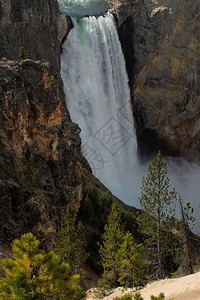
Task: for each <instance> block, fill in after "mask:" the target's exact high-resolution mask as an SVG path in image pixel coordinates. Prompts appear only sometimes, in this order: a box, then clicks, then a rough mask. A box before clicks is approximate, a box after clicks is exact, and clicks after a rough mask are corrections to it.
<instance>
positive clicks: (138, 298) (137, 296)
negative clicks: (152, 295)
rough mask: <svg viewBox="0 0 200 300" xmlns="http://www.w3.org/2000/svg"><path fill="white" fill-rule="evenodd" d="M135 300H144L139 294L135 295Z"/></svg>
mask: <svg viewBox="0 0 200 300" xmlns="http://www.w3.org/2000/svg"><path fill="white" fill-rule="evenodd" d="M134 300H144V298H143V297H142V296H141V294H140V293H139V292H137V293H135V294H134Z"/></svg>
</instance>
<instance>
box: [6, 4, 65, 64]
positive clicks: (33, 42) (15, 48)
mask: <svg viewBox="0 0 200 300" xmlns="http://www.w3.org/2000/svg"><path fill="white" fill-rule="evenodd" d="M58 16H59V8H58V3H57V0H43V1H40V0H35V1H29V0H27V1H21V0H1V1H0V58H1V57H4V56H5V57H6V58H8V59H15V60H17V59H18V55H19V50H20V48H21V47H24V55H25V58H32V59H36V60H37V59H39V60H42V61H48V62H50V63H52V66H53V68H54V69H55V70H59V53H60V47H59V42H58V38H57V35H58Z"/></svg>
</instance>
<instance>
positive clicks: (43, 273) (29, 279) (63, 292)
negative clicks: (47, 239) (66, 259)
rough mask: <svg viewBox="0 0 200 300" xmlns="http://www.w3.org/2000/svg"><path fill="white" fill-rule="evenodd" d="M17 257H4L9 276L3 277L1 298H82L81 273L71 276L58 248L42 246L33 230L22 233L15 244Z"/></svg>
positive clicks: (23, 299) (22, 299) (12, 299)
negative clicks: (49, 248) (46, 248)
mask: <svg viewBox="0 0 200 300" xmlns="http://www.w3.org/2000/svg"><path fill="white" fill-rule="evenodd" d="M12 255H13V259H11V258H9V259H4V260H3V261H2V266H3V268H4V270H5V272H6V277H5V278H1V279H0V299H2V300H3V299H5V300H29V299H35V300H38V299H44V300H45V299H49V298H50V299H56V300H60V299H69V300H70V299H71V300H73V299H82V298H83V297H84V296H85V293H83V292H82V290H81V288H80V287H79V285H78V279H79V277H78V275H74V276H70V269H69V265H68V264H66V263H61V262H60V259H59V257H58V256H57V255H56V254H55V253H54V252H49V253H45V251H43V250H41V249H39V241H38V240H37V239H36V238H35V237H34V236H33V235H32V234H31V233H28V234H24V235H22V237H21V239H20V240H15V241H14V242H13V247H12Z"/></svg>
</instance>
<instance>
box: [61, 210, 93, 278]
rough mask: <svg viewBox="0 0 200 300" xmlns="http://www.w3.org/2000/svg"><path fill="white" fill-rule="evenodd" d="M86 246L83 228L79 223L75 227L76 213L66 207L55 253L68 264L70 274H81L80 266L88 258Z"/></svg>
mask: <svg viewBox="0 0 200 300" xmlns="http://www.w3.org/2000/svg"><path fill="white" fill-rule="evenodd" d="M86 246H87V241H86V232H85V229H84V226H83V225H82V223H81V222H78V224H77V225H76V212H75V211H74V210H73V209H72V208H71V207H70V205H68V206H67V208H66V213H65V215H64V217H63V219H62V221H61V227H60V229H59V231H58V235H57V240H56V252H57V253H58V255H59V256H60V257H61V259H62V260H63V261H65V262H67V263H68V264H69V266H70V270H71V272H72V274H78V273H81V266H82V265H83V264H84V263H85V261H86V259H87V257H88V255H87V252H86Z"/></svg>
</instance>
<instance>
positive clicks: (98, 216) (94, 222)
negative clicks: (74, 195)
mask: <svg viewBox="0 0 200 300" xmlns="http://www.w3.org/2000/svg"><path fill="white" fill-rule="evenodd" d="M112 203H113V201H112V194H111V192H110V191H109V190H108V191H106V192H104V193H102V194H101V195H100V194H99V193H98V191H97V190H96V189H88V190H86V189H84V192H83V199H82V201H81V207H80V209H79V212H78V216H79V217H80V218H81V219H82V220H87V223H88V224H89V225H90V226H92V227H97V228H99V229H100V231H101V232H103V229H104V225H105V224H106V220H107V217H108V215H109V213H110V210H111V206H112Z"/></svg>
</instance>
